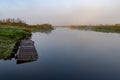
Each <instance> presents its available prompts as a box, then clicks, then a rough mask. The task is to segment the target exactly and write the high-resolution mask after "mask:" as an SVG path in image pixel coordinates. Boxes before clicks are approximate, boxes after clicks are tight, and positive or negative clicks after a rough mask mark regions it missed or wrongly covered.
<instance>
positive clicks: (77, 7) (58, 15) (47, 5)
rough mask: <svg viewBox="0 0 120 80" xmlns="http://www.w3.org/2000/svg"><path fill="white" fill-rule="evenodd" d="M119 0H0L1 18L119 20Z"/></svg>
mask: <svg viewBox="0 0 120 80" xmlns="http://www.w3.org/2000/svg"><path fill="white" fill-rule="evenodd" d="M119 8H120V0H0V18H1V19H2V18H21V19H23V20H25V21H26V22H27V23H29V24H43V23H50V24H53V25H70V24H76V25H80V24H116V23H120V9H119Z"/></svg>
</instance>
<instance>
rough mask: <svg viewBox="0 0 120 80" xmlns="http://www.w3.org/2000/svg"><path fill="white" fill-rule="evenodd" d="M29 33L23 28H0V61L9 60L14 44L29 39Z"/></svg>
mask: <svg viewBox="0 0 120 80" xmlns="http://www.w3.org/2000/svg"><path fill="white" fill-rule="evenodd" d="M30 36H31V31H30V30H27V29H24V28H15V27H0V59H9V58H10V56H11V55H12V54H13V49H14V46H15V43H16V42H17V41H18V40H19V39H21V38H29V37H30Z"/></svg>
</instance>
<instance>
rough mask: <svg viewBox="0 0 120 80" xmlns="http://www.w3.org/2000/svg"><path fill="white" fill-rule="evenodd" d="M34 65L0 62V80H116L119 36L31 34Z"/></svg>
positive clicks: (56, 32)
mask: <svg viewBox="0 0 120 80" xmlns="http://www.w3.org/2000/svg"><path fill="white" fill-rule="evenodd" d="M32 40H34V41H35V46H36V49H37V51H38V55H39V58H38V60H37V61H33V62H28V63H24V64H16V61H15V59H12V60H7V61H4V60H1V61H0V80H120V34H115V33H102V32H93V31H82V30H72V29H66V28H57V29H55V30H54V31H52V33H49V34H45V33H40V32H36V33H33V36H32Z"/></svg>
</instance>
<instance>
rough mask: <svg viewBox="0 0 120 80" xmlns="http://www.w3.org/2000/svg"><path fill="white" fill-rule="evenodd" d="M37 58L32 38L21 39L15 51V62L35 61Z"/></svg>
mask: <svg viewBox="0 0 120 80" xmlns="http://www.w3.org/2000/svg"><path fill="white" fill-rule="evenodd" d="M37 59H38V54H37V51H36V48H35V46H34V41H32V40H21V43H20V47H19V50H18V53H17V62H22V61H23V62H28V61H35V60H37Z"/></svg>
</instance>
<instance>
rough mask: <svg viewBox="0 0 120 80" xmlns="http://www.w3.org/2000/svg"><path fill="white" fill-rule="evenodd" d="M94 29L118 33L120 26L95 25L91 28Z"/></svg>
mask: <svg viewBox="0 0 120 80" xmlns="http://www.w3.org/2000/svg"><path fill="white" fill-rule="evenodd" d="M93 30H94V31H101V32H112V33H120V26H112V25H111V26H96V27H94V28H93Z"/></svg>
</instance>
